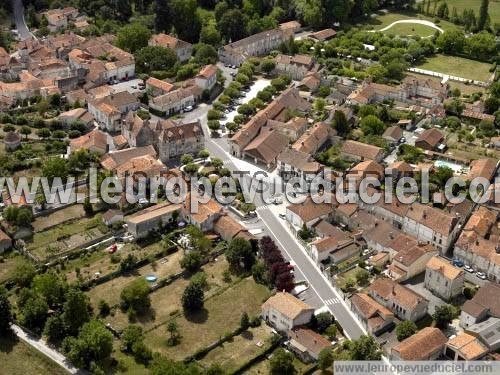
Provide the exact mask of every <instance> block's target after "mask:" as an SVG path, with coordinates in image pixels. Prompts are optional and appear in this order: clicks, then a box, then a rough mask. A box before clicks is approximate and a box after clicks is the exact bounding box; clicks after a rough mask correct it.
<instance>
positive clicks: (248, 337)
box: [241, 330, 254, 340]
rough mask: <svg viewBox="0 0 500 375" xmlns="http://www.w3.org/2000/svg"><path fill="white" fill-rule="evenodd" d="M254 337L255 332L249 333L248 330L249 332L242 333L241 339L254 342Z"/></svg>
mask: <svg viewBox="0 0 500 375" xmlns="http://www.w3.org/2000/svg"><path fill="white" fill-rule="evenodd" d="M253 336H254V335H253V332H251V331H248V330H247V331H243V332H242V333H241V337H243V338H244V339H245V340H253Z"/></svg>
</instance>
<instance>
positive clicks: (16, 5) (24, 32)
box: [12, 0, 36, 40]
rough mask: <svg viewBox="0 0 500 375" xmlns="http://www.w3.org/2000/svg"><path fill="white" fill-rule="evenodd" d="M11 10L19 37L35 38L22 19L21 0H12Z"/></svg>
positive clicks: (22, 38)
mask: <svg viewBox="0 0 500 375" xmlns="http://www.w3.org/2000/svg"><path fill="white" fill-rule="evenodd" d="M12 10H13V12H12V15H13V17H14V22H15V23H16V29H17V32H18V33H19V39H21V40H24V39H28V38H35V39H36V37H35V36H34V35H33V34H32V33H31V32H30V31H29V29H28V26H27V25H26V21H25V20H24V6H23V2H22V0H12Z"/></svg>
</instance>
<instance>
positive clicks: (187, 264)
mask: <svg viewBox="0 0 500 375" xmlns="http://www.w3.org/2000/svg"><path fill="white" fill-rule="evenodd" d="M202 262H203V257H202V255H201V254H200V253H199V252H198V251H191V252H189V253H188V254H186V255H185V256H184V258H182V259H181V262H180V263H181V267H182V268H183V269H185V270H186V271H188V272H190V273H195V272H196V271H198V270H199V269H200V267H201V264H202Z"/></svg>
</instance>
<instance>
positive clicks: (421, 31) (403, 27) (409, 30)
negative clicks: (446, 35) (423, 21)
mask: <svg viewBox="0 0 500 375" xmlns="http://www.w3.org/2000/svg"><path fill="white" fill-rule="evenodd" d="M383 33H384V34H393V35H401V36H413V35H418V36H420V37H422V38H427V37H429V36H432V35H434V34H435V33H436V29H434V28H432V27H430V26H426V25H419V24H408V23H399V24H397V25H393V26H392V27H391V28H390V29H387V30H385V31H384V32H383Z"/></svg>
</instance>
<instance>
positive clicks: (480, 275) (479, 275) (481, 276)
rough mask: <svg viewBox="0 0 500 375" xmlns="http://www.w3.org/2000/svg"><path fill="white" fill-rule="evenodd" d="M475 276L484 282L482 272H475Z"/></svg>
mask: <svg viewBox="0 0 500 375" xmlns="http://www.w3.org/2000/svg"><path fill="white" fill-rule="evenodd" d="M476 276H477V277H479V278H480V279H481V280H486V274H485V273H484V272H476Z"/></svg>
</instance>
